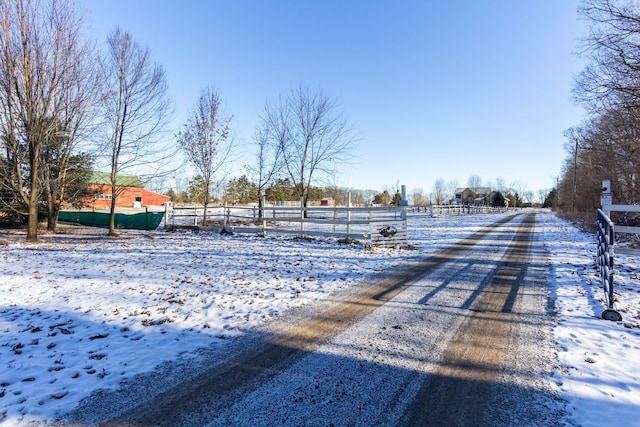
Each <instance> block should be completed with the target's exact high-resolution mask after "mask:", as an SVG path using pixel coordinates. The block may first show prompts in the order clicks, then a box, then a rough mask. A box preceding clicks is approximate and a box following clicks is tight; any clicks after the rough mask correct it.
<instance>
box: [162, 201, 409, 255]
mask: <svg viewBox="0 0 640 427" xmlns="http://www.w3.org/2000/svg"><path fill="white" fill-rule="evenodd" d="M203 216H204V207H203V206H167V209H166V212H165V217H164V218H165V224H164V225H165V228H166V229H180V228H199V229H200V228H203V229H207V228H210V229H216V230H217V231H227V232H234V233H252V234H261V235H267V234H294V235H298V236H300V237H313V236H324V237H335V238H340V239H351V240H360V241H364V242H365V243H366V244H368V245H372V246H382V247H402V246H407V245H408V242H407V215H406V208H405V207H398V206H385V207H344V206H341V207H338V206H331V207H328V206H315V207H304V206H303V205H302V203H301V205H300V206H297V207H292V206H274V205H269V206H265V207H262V208H258V207H257V206H255V207H245V206H213V207H207V224H206V225H203V224H202V218H203Z"/></svg>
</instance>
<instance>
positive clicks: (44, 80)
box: [0, 0, 354, 241]
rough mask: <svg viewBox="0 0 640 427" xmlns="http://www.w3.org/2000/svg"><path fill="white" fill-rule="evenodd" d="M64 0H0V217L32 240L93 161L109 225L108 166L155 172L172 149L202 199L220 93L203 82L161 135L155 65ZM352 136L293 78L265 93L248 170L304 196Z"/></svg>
mask: <svg viewBox="0 0 640 427" xmlns="http://www.w3.org/2000/svg"><path fill="white" fill-rule="evenodd" d="M73 5H74V3H73V2H71V1H67V0H0V220H2V219H11V218H15V219H18V220H20V221H23V222H24V223H26V228H27V240H29V241H36V240H37V239H38V223H39V221H40V220H41V219H42V218H45V217H46V218H47V219H48V228H49V229H50V230H54V229H55V227H56V218H57V213H58V211H59V210H60V208H61V207H62V206H64V205H65V204H76V203H81V202H82V201H83V200H86V198H87V197H88V196H90V194H88V190H87V183H88V178H89V176H90V175H91V172H92V171H93V170H94V169H96V168H101V169H106V170H108V171H109V174H110V182H111V208H110V223H109V235H116V230H115V223H114V217H115V209H116V202H117V196H118V192H119V190H120V189H119V187H118V186H117V185H116V182H117V177H118V175H120V174H123V173H125V172H127V171H138V170H141V168H144V170H146V171H148V177H153V176H157V175H158V174H159V173H160V172H161V171H164V172H165V173H167V171H168V170H170V169H171V167H175V165H176V156H177V154H178V150H181V151H182V153H184V154H185V156H186V158H187V159H188V161H189V162H190V163H191V164H192V165H193V167H194V168H195V169H196V171H197V177H196V178H195V179H194V188H197V191H201V196H203V198H202V202H203V203H204V204H205V205H208V204H209V203H211V202H212V199H211V194H212V191H211V190H212V187H213V186H214V185H215V183H216V182H221V181H224V178H225V176H224V174H225V173H226V171H224V167H225V166H226V165H228V163H229V160H230V157H231V156H232V155H233V154H234V153H235V151H234V146H235V141H234V138H233V135H232V132H231V128H230V122H231V121H232V119H233V116H232V115H231V114H228V113H227V112H225V111H224V103H223V100H222V97H221V96H220V93H219V92H218V91H217V90H216V89H213V88H211V87H205V88H204V89H203V90H202V92H201V95H200V96H199V98H198V99H197V100H196V102H195V104H194V106H193V108H192V109H191V110H190V112H189V115H188V118H187V120H186V122H185V124H184V126H183V127H182V128H181V129H180V130H179V131H178V132H177V133H175V134H174V135H171V136H168V135H167V134H170V133H171V131H170V130H169V128H168V124H169V122H170V120H171V118H172V114H173V105H172V102H171V100H170V97H169V88H168V85H167V81H166V76H165V70H164V68H163V67H162V65H160V64H158V63H156V62H154V61H153V59H152V58H151V52H150V50H149V49H148V48H146V47H143V46H142V45H140V44H139V43H138V42H136V41H135V40H134V39H133V38H132V36H131V34H130V33H129V32H127V31H126V30H123V29H121V28H115V29H114V30H113V31H112V32H111V33H110V34H109V35H108V36H107V38H106V43H105V44H104V46H105V48H104V49H100V48H99V47H98V45H97V44H96V43H95V42H94V41H92V40H91V39H90V38H88V37H86V35H85V34H84V33H83V30H84V23H83V20H82V17H81V16H79V15H78V13H77V12H76V10H75V9H74V7H73ZM353 143H354V129H353V127H352V125H351V124H350V123H349V122H348V120H347V119H346V118H345V116H344V115H343V114H342V113H341V112H340V110H339V105H338V103H337V101H336V100H335V99H334V98H332V97H331V96H329V95H328V94H326V93H325V92H324V91H322V90H321V89H312V88H310V87H305V86H300V87H298V88H295V89H293V90H291V92H290V93H289V94H288V95H287V96H283V97H279V98H278V99H277V100H275V101H268V102H267V103H266V104H265V106H264V109H263V111H262V114H261V117H260V124H259V125H258V127H257V129H256V132H255V136H254V138H253V145H254V147H255V148H256V152H257V154H256V158H255V161H254V162H253V165H252V166H251V167H250V168H249V174H250V175H251V182H253V183H255V185H256V190H257V193H258V194H265V192H266V191H267V190H269V191H274V189H275V188H277V186H278V183H279V182H283V181H288V182H290V184H291V191H293V192H294V194H295V195H296V196H297V198H302V199H303V200H304V201H305V203H307V202H308V201H309V200H311V199H312V198H313V197H315V195H316V194H317V189H316V185H315V183H316V182H317V181H318V180H320V179H322V178H326V177H331V176H334V175H335V173H336V171H337V169H338V168H339V167H340V166H341V165H343V164H345V163H348V162H349V161H350V159H351V151H352V147H353ZM176 169H177V168H176ZM142 178H144V177H142ZM194 191H196V190H194ZM252 191H253V190H252ZM234 197H235V196H234ZM260 200H261V198H258V201H259V202H260ZM205 212H206V209H205ZM205 215H206V214H205ZM205 221H206V218H205Z"/></svg>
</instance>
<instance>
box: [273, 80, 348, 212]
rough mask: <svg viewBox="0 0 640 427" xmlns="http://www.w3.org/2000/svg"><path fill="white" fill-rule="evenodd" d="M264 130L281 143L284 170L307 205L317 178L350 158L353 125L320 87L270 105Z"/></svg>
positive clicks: (300, 90) (291, 95)
mask: <svg viewBox="0 0 640 427" xmlns="http://www.w3.org/2000/svg"><path fill="white" fill-rule="evenodd" d="M261 129H262V130H263V132H264V134H265V135H267V136H268V138H270V139H271V140H272V141H274V142H275V143H276V144H278V145H279V146H280V148H281V154H282V160H283V164H284V169H285V170H286V172H287V174H288V175H289V177H290V178H291V180H292V182H293V183H294V185H295V188H296V191H297V192H298V196H299V197H301V198H302V199H303V200H304V204H305V206H306V204H307V203H308V201H309V193H310V192H309V190H310V189H311V186H312V183H313V182H314V180H315V179H318V178H321V177H322V175H324V176H331V175H335V173H336V167H337V166H338V165H340V164H344V163H347V162H348V161H349V160H350V159H351V152H352V149H353V143H354V137H353V128H352V127H351V125H350V124H349V123H348V122H347V120H346V119H345V117H344V116H343V114H341V113H340V112H339V111H338V104H337V102H336V101H335V100H334V99H332V98H331V97H329V96H328V95H326V94H325V93H324V92H323V91H321V90H318V91H315V92H314V91H311V90H310V89H309V88H305V87H302V86H301V87H299V88H298V89H296V90H294V91H292V92H291V94H290V95H289V97H288V98H287V99H285V100H283V99H280V102H279V103H277V104H270V105H269V104H268V105H267V107H266V108H265V115H264V117H263V118H262V124H261Z"/></svg>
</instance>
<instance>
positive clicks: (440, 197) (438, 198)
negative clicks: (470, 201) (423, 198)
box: [431, 178, 455, 205]
mask: <svg viewBox="0 0 640 427" xmlns="http://www.w3.org/2000/svg"><path fill="white" fill-rule="evenodd" d="M454 190H455V189H454ZM431 195H432V197H433V200H434V202H435V203H436V205H441V204H443V203H445V202H446V201H447V196H448V194H447V184H445V182H444V179H442V178H439V179H436V182H434V183H433V187H432V188H431Z"/></svg>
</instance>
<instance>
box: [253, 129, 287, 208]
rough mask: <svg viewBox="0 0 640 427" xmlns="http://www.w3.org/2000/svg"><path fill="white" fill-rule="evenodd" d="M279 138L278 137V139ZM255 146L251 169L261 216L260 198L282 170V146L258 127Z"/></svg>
mask: <svg viewBox="0 0 640 427" xmlns="http://www.w3.org/2000/svg"><path fill="white" fill-rule="evenodd" d="M278 140H279V139H278ZM254 143H255V145H256V147H257V152H256V166H255V169H253V173H254V175H255V179H256V182H257V186H258V207H259V208H260V209H259V211H258V212H259V215H260V217H262V207H263V206H262V199H263V195H264V194H265V191H266V189H267V187H268V186H269V184H270V183H271V182H272V180H273V179H274V178H276V177H277V175H278V173H279V172H280V171H281V170H282V155H281V154H282V147H281V145H280V144H278V143H274V140H272V139H271V138H269V135H268V134H267V133H266V130H265V129H264V128H258V130H257V131H256V134H255V136H254Z"/></svg>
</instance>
